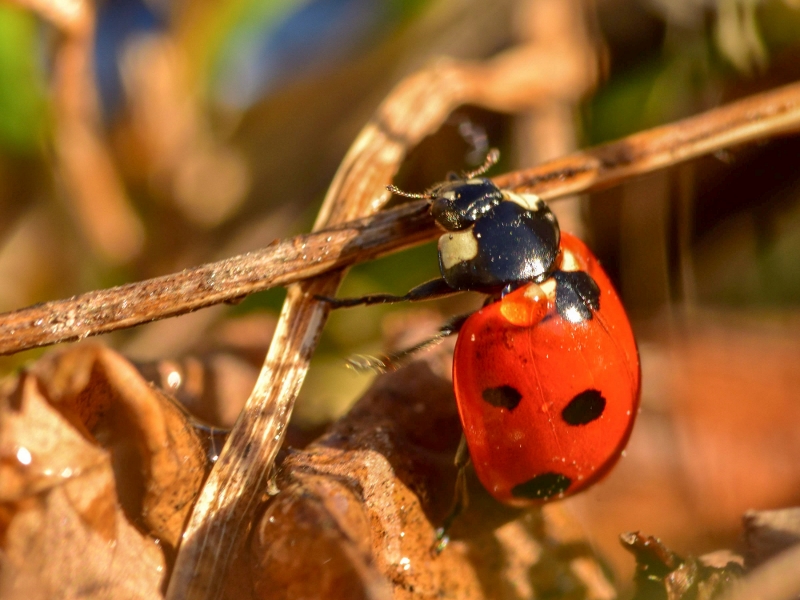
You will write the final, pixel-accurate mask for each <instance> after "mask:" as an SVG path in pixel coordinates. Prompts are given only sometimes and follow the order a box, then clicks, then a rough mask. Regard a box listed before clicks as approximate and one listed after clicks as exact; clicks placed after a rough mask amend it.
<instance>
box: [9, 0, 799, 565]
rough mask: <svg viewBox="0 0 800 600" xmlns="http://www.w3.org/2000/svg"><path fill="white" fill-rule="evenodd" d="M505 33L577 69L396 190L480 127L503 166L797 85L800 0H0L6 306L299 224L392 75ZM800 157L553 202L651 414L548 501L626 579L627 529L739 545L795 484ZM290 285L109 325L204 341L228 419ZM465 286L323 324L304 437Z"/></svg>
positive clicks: (406, 260)
mask: <svg viewBox="0 0 800 600" xmlns="http://www.w3.org/2000/svg"><path fill="white" fill-rule="evenodd" d="M523 45H524V46H529V47H530V48H531V49H532V51H534V52H535V53H536V54H535V56H536V57H538V58H537V59H536V60H532V61H531V64H530V68H531V69H542V70H543V72H546V71H547V69H548V68H554V67H553V65H560V64H561V63H560V62H559V61H564V64H567V65H569V66H570V68H574V69H576V71H575V72H576V76H575V77H574V78H573V80H574V81H573V84H572V85H571V86H570V87H569V88H568V89H563V90H562V93H560V94H559V95H557V96H552V97H542V98H541V99H540V101H539V102H537V103H536V106H535V108H534V109H532V110H530V111H528V112H526V113H524V114H515V115H501V114H496V113H491V112H487V111H485V110H481V109H478V108H471V107H465V108H464V109H461V110H459V111H458V112H457V113H456V114H454V115H453V116H452V117H451V118H450V120H449V121H448V123H447V124H446V125H445V126H444V127H443V128H442V129H441V130H440V131H439V132H438V133H437V134H435V135H434V136H431V137H430V138H428V139H426V140H425V141H424V142H423V143H422V144H421V145H420V146H419V147H418V148H416V149H415V150H414V151H413V152H412V154H411V155H410V156H409V158H408V160H407V161H406V163H405V165H404V167H403V169H402V171H401V173H400V174H399V175H398V177H397V179H396V183H398V184H399V185H400V186H401V187H402V188H403V189H406V190H409V191H420V190H422V189H424V188H425V187H427V186H429V185H431V184H432V183H434V182H436V181H438V180H441V179H442V178H443V177H444V175H445V174H446V173H447V172H448V171H451V170H455V171H458V170H463V169H466V168H470V167H473V166H475V165H476V164H480V163H481V162H482V160H483V158H484V156H485V152H486V150H487V149H488V148H489V147H491V146H497V147H499V148H500V149H501V152H502V155H501V163H500V164H499V165H498V166H497V167H495V169H494V170H493V172H492V173H493V174H499V173H502V172H506V171H510V170H514V169H517V168H523V167H529V166H532V165H534V164H536V163H538V162H541V161H543V160H546V159H549V158H553V157H557V156H559V155H562V154H565V153H567V152H570V151H572V150H574V149H576V148H580V147H584V146H588V145H593V144H598V143H602V142H605V141H610V140H613V139H616V138H618V137H621V136H624V135H627V134H630V133H633V132H636V131H639V130H641V129H645V128H648V127H652V126H655V125H658V124H661V123H667V122H670V121H673V120H676V119H679V118H681V117H684V116H689V115H692V114H695V113H698V112H700V111H703V110H706V109H708V108H711V107H713V106H717V105H719V104H722V103H724V102H727V101H731V100H734V99H736V98H740V97H743V96H746V95H749V94H753V93H757V92H759V91H763V90H766V89H769V88H773V87H776V86H779V85H781V84H784V83H788V82H792V81H796V80H798V79H800V2H798V1H797V0H765V1H763V2H762V1H758V0H717V1H714V0H670V1H667V0H595V1H589V0H586V1H581V0H497V1H495V2H491V3H487V2H481V1H479V0H429V1H427V2H426V1H422V0H406V1H400V0H384V1H383V2H375V1H372V0H310V1H305V2H302V1H297V0H232V1H229V2H226V3H219V2H210V1H207V0H195V1H194V2H179V1H172V2H170V1H168V0H150V1H149V2H148V1H146V0H115V1H113V2H101V3H98V4H96V5H94V4H81V3H80V2H60V1H59V0H53V1H52V2H49V3H48V2H29V1H27V0H19V2H3V3H0V215H2V217H0V311H8V310H12V309H15V308H20V307H23V306H27V305H29V304H33V303H35V302H41V301H45V300H51V299H57V298H63V297H68V296H71V295H73V294H77V293H80V292H85V291H89V290H92V289H97V288H101V287H108V286H111V285H117V284H121V283H126V282H131V281H136V280H141V279H145V278H149V277H154V276H158V275H163V274H167V273H171V272H175V271H178V270H180V269H183V268H185V267H189V266H193V265H198V264H201V263H205V262H208V261H212V260H218V259H221V258H225V257H229V256H232V255H234V254H239V253H242V252H245V251H248V250H252V249H255V248H259V247H262V246H265V245H267V244H268V243H269V242H271V241H272V240H273V239H276V238H285V237H290V236H292V235H295V234H298V233H301V232H305V231H308V230H309V229H310V227H311V224H312V222H313V219H314V217H315V214H316V211H317V209H318V207H319V204H320V202H321V200H322V197H323V195H324V193H325V190H326V188H327V185H328V184H329V182H330V180H331V178H332V176H333V174H334V172H335V170H336V168H337V166H338V164H339V162H340V161H341V159H342V158H343V156H344V153H345V152H346V150H347V148H348V146H349V144H350V143H351V142H352V140H353V139H354V137H355V135H356V134H357V132H358V131H359V129H360V128H361V127H362V125H363V124H364V123H365V122H366V120H367V119H368V118H369V117H370V115H371V114H372V112H373V110H374V109H375V107H376V106H377V105H378V103H379V102H380V101H381V100H382V99H383V98H384V97H385V96H386V94H387V93H388V91H389V90H390V89H391V88H392V86H393V85H394V84H395V83H396V82H397V81H399V79H400V78H401V77H403V76H404V75H406V74H408V73H411V72H413V71H414V70H415V69H418V68H421V67H422V66H424V65H426V64H428V63H429V61H431V60H433V59H435V58H436V57H438V56H442V55H447V56H454V57H458V58H464V59H482V58H487V57H490V56H493V55H496V54H497V53H499V52H502V51H504V50H507V49H509V48H512V47H515V46H523ZM798 157H800V137H786V138H783V139H776V140H770V141H765V142H764V143H762V144H758V145H753V146H748V147H746V148H731V149H730V150H727V151H724V152H720V153H717V154H716V155H714V156H709V157H706V158H703V159H700V160H697V161H693V162H691V163H688V164H685V165H681V166H679V167H676V168H672V169H669V170H665V171H661V172H658V173H655V174H652V175H649V176H646V177H642V178H639V179H636V180H634V181H630V182H628V183H626V184H624V185H622V186H619V187H617V188H614V189H611V190H608V191H605V192H602V193H599V194H594V195H592V196H591V197H581V198H570V199H565V200H560V201H558V202H557V203H554V207H555V210H556V211H557V212H558V214H559V217H560V219H561V223H562V228H563V229H565V230H568V231H573V232H575V233H578V234H579V235H581V236H582V237H584V239H586V240H587V242H588V243H589V245H590V246H591V247H592V248H593V249H594V250H595V251H596V253H597V254H598V256H599V257H600V258H601V260H602V261H603V263H604V265H605V266H606V268H607V270H608V271H609V274H610V275H611V276H612V278H613V279H614V281H615V282H616V284H617V286H618V288H619V290H620V291H621V294H622V296H623V299H624V301H625V303H626V305H627V306H628V308H629V310H630V314H631V317H632V320H633V323H634V329H635V331H636V333H637V337H638V339H639V343H640V348H641V354H642V362H643V410H642V414H641V417H640V422H639V424H638V426H637V428H636V430H635V432H634V436H633V439H632V442H631V445H630V447H629V449H628V452H627V457H626V458H625V459H624V460H623V461H622V464H621V466H620V467H619V468H618V469H617V470H616V471H615V472H614V473H613V474H612V475H611V476H610V477H609V478H608V480H607V481H606V482H605V483H604V484H603V485H600V486H597V488H596V489H594V490H592V491H590V492H589V493H587V494H585V495H583V496H582V497H579V498H576V499H574V500H570V501H568V505H569V506H570V508H571V509H573V511H574V512H575V514H577V515H578V518H579V519H580V520H581V522H582V523H583V524H584V526H585V527H586V529H587V531H588V532H589V535H590V536H591V539H592V540H594V542H595V543H596V544H597V546H598V548H599V549H601V550H602V551H604V552H606V553H607V556H609V560H610V564H611V565H612V567H613V569H614V570H615V572H616V573H617V574H618V575H619V576H620V577H622V578H623V579H624V578H626V577H628V575H629V573H630V571H631V569H632V560H631V559H630V558H629V557H627V556H626V555H625V554H624V553H622V551H621V550H620V549H619V544H618V542H617V535H618V534H619V533H621V532H623V531H628V530H642V531H643V532H645V533H648V534H654V535H658V536H660V537H662V538H663V539H664V541H665V542H666V543H667V544H668V545H669V546H670V547H672V548H673V549H675V550H676V551H679V552H685V553H695V554H699V553H702V552H705V551H708V550H712V549H716V548H720V547H734V548H735V547H736V546H737V544H738V543H739V535H740V533H739V532H740V518H741V514H742V513H743V511H744V510H746V509H748V508H759V509H761V508H772V507H779V506H790V505H795V504H797V503H798V501H799V500H800V460H798V457H800V435H798V433H797V432H798V425H800V402H798V394H797V392H796V390H798V389H800V370H799V369H797V368H796V364H797V361H798V359H800V310H799V305H800V168H798ZM492 173H490V174H492ZM436 274H437V262H436V250H435V247H434V246H433V245H427V246H423V247H419V248H416V249H413V250H411V251H408V252H404V253H401V254H398V255H394V256H391V257H387V258H385V259H382V260H380V261H376V262H374V263H371V264H365V265H360V266H358V267H357V268H355V269H353V270H352V271H351V273H350V274H349V275H348V277H347V279H346V281H345V283H344V286H343V288H342V290H341V292H340V294H341V295H358V294H362V293H366V292H369V291H390V292H394V293H402V292H404V291H406V290H407V289H409V288H410V287H412V286H413V285H415V284H417V283H420V282H421V281H424V280H425V279H428V278H431V277H434V276H436ZM282 298H283V291H282V290H273V291H270V292H268V293H263V294H257V295H254V296H251V297H249V298H247V299H245V300H244V301H243V302H241V303H240V304H238V305H235V306H220V307H214V308H211V309H206V310H203V311H200V312H197V313H195V314H192V315H188V316H185V317H180V318H177V319H171V320H167V321H162V322H159V323H154V324H150V325H147V326H142V327H139V328H136V329H133V330H130V331H125V332H118V333H115V334H112V335H107V336H104V337H103V338H102V340H103V341H104V342H105V343H107V344H109V345H111V346H113V347H116V348H118V349H120V350H122V351H123V352H125V353H126V354H127V355H129V356H131V357H133V358H134V359H137V360H139V361H154V360H157V359H174V360H179V359H181V358H182V357H185V356H186V355H189V354H192V355H204V356H213V357H214V358H213V359H208V360H206V359H203V360H204V361H205V362H203V363H202V365H201V366H202V367H203V368H206V369H211V370H213V371H214V373H217V374H218V375H219V377H217V378H216V379H215V384H214V385H215V386H216V387H215V390H214V393H216V394H219V395H220V396H221V397H223V398H224V399H225V403H226V407H227V408H226V409H224V410H222V409H218V410H217V412H216V414H215V415H214V420H217V421H218V422H220V423H222V424H226V423H227V424H229V423H230V422H231V421H232V419H233V418H234V417H235V414H236V411H237V410H238V407H239V406H241V403H242V402H243V401H244V399H245V398H246V396H247V394H248V393H249V387H248V386H249V385H250V384H251V382H252V377H254V374H255V373H256V372H257V367H258V365H260V362H261V360H262V359H263V353H264V351H265V349H266V347H267V344H268V342H269V339H270V336H271V333H272V326H273V324H274V321H275V317H276V315H277V311H278V310H279V308H280V305H281V302H282ZM475 302H477V299H476V298H459V299H455V300H451V301H448V302H439V303H430V304H426V305H425V306H424V307H420V306H416V307H407V306H395V307H372V308H369V309H359V310H353V311H342V312H339V313H336V314H334V315H333V317H332V318H331V320H330V323H329V325H328V326H327V328H326V332H325V335H324V338H323V340H322V344H321V346H320V349H319V352H318V354H317V356H316V358H315V360H314V364H313V366H312V369H311V372H310V374H309V377H308V380H307V383H306V385H305V387H304V389H303V392H302V396H301V399H300V401H299V404H298V407H297V411H296V421H297V423H299V424H300V425H301V426H305V427H308V428H316V427H319V426H320V425H321V424H324V423H326V422H328V421H330V420H331V419H332V418H335V417H336V416H338V415H340V414H342V413H343V412H344V411H345V410H346V409H347V407H348V406H349V404H350V403H351V402H352V401H353V400H355V399H356V398H357V397H358V395H359V393H360V391H361V390H363V389H364V388H365V387H366V386H367V385H368V383H369V377H368V376H364V375H356V374H354V373H353V372H352V371H349V370H347V369H345V368H344V367H343V364H344V362H343V361H344V357H346V356H347V355H349V354H352V353H376V352H379V351H380V350H381V348H383V347H385V345H386V344H387V343H391V342H392V340H396V339H397V338H398V337H402V335H404V334H407V332H408V330H409V328H411V329H414V328H418V329H419V330H420V331H431V329H432V328H433V327H435V325H436V324H437V323H439V322H440V321H441V320H442V319H443V318H444V317H445V316H446V315H448V314H452V313H453V312H456V311H459V310H460V311H462V312H463V311H464V310H465V309H466V308H467V307H468V306H474V305H475ZM41 352H43V351H31V352H27V353H22V354H19V355H16V356H13V357H5V358H3V359H2V363H0V369H2V371H3V372H4V373H5V372H10V371H11V370H13V369H15V368H17V367H19V366H20V365H21V364H24V363H25V362H27V361H30V360H32V359H33V358H35V357H36V356H38V355H40V354H41ZM232 357H233V358H232ZM183 360H190V359H186V358H183ZM183 364H184V365H187V364H190V363H186V362H184V363H183ZM199 364H200V363H198V365H199ZM201 366H198V367H197V368H198V369H199V368H201ZM185 368H187V369H188V368H189V367H185ZM187 381H188V377H187Z"/></svg>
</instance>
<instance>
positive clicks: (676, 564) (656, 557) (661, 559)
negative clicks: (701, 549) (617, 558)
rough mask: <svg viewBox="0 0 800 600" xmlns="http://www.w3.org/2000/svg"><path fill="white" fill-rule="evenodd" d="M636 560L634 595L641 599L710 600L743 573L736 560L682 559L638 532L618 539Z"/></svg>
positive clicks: (655, 540)
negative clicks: (712, 561)
mask: <svg viewBox="0 0 800 600" xmlns="http://www.w3.org/2000/svg"><path fill="white" fill-rule="evenodd" d="M620 540H621V542H622V546H623V547H624V548H625V549H626V550H628V551H629V552H630V553H631V554H633V555H634V556H635V557H636V575H635V582H636V594H635V596H634V597H635V598H636V599H640V600H659V599H663V600H711V598H714V597H716V596H718V595H719V593H720V592H721V591H723V590H725V589H726V588H727V587H729V586H730V585H731V584H732V583H734V582H735V581H737V580H738V579H739V578H740V577H741V576H742V575H743V573H744V569H743V568H742V565H741V563H740V562H739V561H737V560H732V558H733V557H730V556H729V557H728V558H731V560H727V559H724V560H722V561H720V560H718V559H716V557H715V562H714V563H713V564H712V563H711V561H710V560H706V559H705V558H704V557H701V558H694V557H691V556H689V557H686V558H684V557H682V556H679V555H677V554H675V553H674V552H672V550H670V549H669V548H667V547H666V546H665V545H664V544H663V543H662V542H661V540H659V539H658V538H655V537H652V536H644V535H642V534H640V533H638V532H635V533H626V534H624V535H622V536H620Z"/></svg>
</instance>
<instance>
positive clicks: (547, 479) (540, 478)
mask: <svg viewBox="0 0 800 600" xmlns="http://www.w3.org/2000/svg"><path fill="white" fill-rule="evenodd" d="M571 484H572V480H571V479H570V478H569V477H567V476H566V475H562V474H561V473H542V474H541V475H537V476H536V477H533V478H531V479H529V480H528V481H526V482H525V483H520V484H519V485H515V486H514V487H513V488H511V494H512V495H513V496H516V497H517V498H530V499H532V500H547V499H548V498H552V497H553V496H558V495H559V494H561V493H563V492H566V491H567V488H569V486H570V485H571Z"/></svg>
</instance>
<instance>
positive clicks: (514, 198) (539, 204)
mask: <svg viewBox="0 0 800 600" xmlns="http://www.w3.org/2000/svg"><path fill="white" fill-rule="evenodd" d="M503 198H505V199H506V200H508V201H510V202H514V203H515V204H519V205H520V206H521V207H522V208H526V209H528V210H532V211H534V212H535V211H537V210H541V209H542V208H544V200H542V199H541V198H539V196H537V195H536V194H516V193H514V192H509V191H508V190H503Z"/></svg>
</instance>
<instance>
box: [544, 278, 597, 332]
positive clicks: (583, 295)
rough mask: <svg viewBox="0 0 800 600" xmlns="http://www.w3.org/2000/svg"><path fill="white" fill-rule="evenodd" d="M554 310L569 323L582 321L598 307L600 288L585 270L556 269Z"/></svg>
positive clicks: (590, 315) (590, 316)
mask: <svg viewBox="0 0 800 600" xmlns="http://www.w3.org/2000/svg"><path fill="white" fill-rule="evenodd" d="M553 279H555V281H556V310H557V311H558V314H560V315H561V317H562V318H564V319H566V320H567V321H569V322H570V323H582V322H583V321H588V320H589V319H591V318H592V312H593V311H596V310H599V309H600V288H599V287H597V283H596V282H595V280H594V279H592V276H591V275H589V274H588V273H586V272H585V271H556V272H555V273H553Z"/></svg>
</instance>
